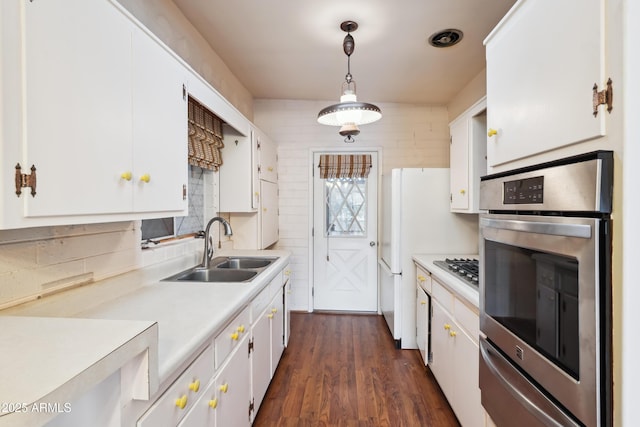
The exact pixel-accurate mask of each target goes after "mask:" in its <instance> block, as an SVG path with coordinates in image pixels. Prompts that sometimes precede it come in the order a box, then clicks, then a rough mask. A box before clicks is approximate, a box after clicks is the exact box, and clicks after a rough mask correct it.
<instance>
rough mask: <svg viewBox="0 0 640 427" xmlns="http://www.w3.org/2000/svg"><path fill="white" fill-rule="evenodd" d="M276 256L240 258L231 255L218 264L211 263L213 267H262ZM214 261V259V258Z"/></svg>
mask: <svg viewBox="0 0 640 427" xmlns="http://www.w3.org/2000/svg"><path fill="white" fill-rule="evenodd" d="M275 260H276V258H250V257H247V258H244V257H243V258H240V257H237V258H236V257H231V258H227V259H226V261H222V262H220V263H219V264H215V263H212V264H213V266H214V268H227V269H244V268H264V267H266V266H268V265H269V264H271V263H272V262H273V261H275ZM214 261H215V260H214Z"/></svg>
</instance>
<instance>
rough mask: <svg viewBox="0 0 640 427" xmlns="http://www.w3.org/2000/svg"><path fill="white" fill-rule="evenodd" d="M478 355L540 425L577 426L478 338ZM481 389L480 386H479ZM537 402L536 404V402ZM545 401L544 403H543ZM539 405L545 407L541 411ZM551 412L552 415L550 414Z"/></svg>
mask: <svg viewBox="0 0 640 427" xmlns="http://www.w3.org/2000/svg"><path fill="white" fill-rule="evenodd" d="M480 355H481V356H482V359H483V360H484V362H485V364H486V366H487V368H488V369H489V370H490V371H491V373H492V374H493V375H494V376H495V378H497V379H498V380H499V381H500V383H502V385H503V387H504V388H505V390H507V391H508V392H509V393H510V394H511V395H512V396H513V397H514V398H515V399H516V400H517V401H518V402H520V403H521V404H522V405H523V406H524V407H525V408H526V409H527V410H528V411H529V412H530V413H531V414H533V415H534V416H535V417H536V418H538V419H539V420H540V421H542V423H544V424H545V425H548V426H557V427H563V426H575V427H578V426H579V425H578V424H577V423H576V422H575V421H574V420H572V419H571V418H569V417H568V416H567V415H566V414H564V413H562V412H561V411H560V410H559V409H558V408H556V407H555V405H553V404H552V403H551V402H549V401H548V400H547V398H546V396H544V395H543V394H542V393H541V392H540V391H539V390H537V389H536V388H535V386H534V385H533V384H531V383H530V382H529V381H528V380H527V379H526V378H525V377H523V376H522V375H521V374H520V372H518V371H517V370H516V369H515V368H514V367H512V366H511V363H510V362H509V361H508V360H506V359H505V358H504V356H502V355H501V354H500V353H498V352H496V351H494V350H493V349H492V348H491V344H489V343H488V342H487V341H486V340H485V339H483V338H482V337H480ZM516 385H519V386H520V387H521V388H522V387H527V388H529V389H530V390H522V389H521V388H517V387H516ZM481 388H482V385H481ZM536 401H537V402H536ZM545 401H546V402H545ZM539 404H542V405H544V406H545V409H546V410H544V409H542V408H541V407H540V406H539ZM550 412H553V413H550Z"/></svg>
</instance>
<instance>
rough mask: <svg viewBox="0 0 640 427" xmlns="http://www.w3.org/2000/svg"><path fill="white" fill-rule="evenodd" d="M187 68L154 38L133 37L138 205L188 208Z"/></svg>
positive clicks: (150, 208) (138, 207)
mask: <svg viewBox="0 0 640 427" xmlns="http://www.w3.org/2000/svg"><path fill="white" fill-rule="evenodd" d="M185 83H186V70H185V68H184V67H183V66H182V65H181V64H180V63H179V62H177V61H176V60H175V58H173V57H172V56H171V54H170V53H169V52H167V51H166V50H165V49H164V48H163V47H162V46H160V45H159V44H158V43H157V42H155V40H153V39H151V38H150V37H148V36H147V35H146V34H144V33H142V31H140V30H136V31H135V32H134V37H133V142H134V144H133V147H134V150H133V170H132V172H133V177H132V184H133V186H134V187H135V190H136V193H135V197H134V199H133V201H134V210H135V211H137V212H149V211H180V210H183V209H185V208H186V203H187V202H186V191H185V190H186V187H184V186H186V184H187V170H188V168H187V120H186V117H187V88H186V84H185Z"/></svg>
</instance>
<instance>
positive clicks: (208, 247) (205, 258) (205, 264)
mask: <svg viewBox="0 0 640 427" xmlns="http://www.w3.org/2000/svg"><path fill="white" fill-rule="evenodd" d="M216 221H218V222H221V223H222V225H223V226H224V235H225V236H232V235H233V231H232V230H231V224H229V223H228V222H227V220H226V219H224V218H222V217H219V216H215V217H213V218H211V219H210V220H209V222H208V223H207V227H206V228H205V229H204V254H203V255H202V268H209V261H211V259H212V258H213V244H210V242H209V239H211V236H209V229H210V228H211V224H213V223H214V222H216ZM209 251H211V253H209Z"/></svg>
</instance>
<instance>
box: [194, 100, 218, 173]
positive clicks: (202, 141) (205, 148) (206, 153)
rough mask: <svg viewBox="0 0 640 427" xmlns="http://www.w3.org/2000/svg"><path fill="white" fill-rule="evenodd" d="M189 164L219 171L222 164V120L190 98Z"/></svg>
mask: <svg viewBox="0 0 640 427" xmlns="http://www.w3.org/2000/svg"><path fill="white" fill-rule="evenodd" d="M188 122H189V124H188V128H189V164H190V165H193V166H198V167H201V168H203V169H209V170H214V171H217V170H218V168H219V167H220V165H222V153H221V151H220V150H222V148H224V143H223V142H222V138H223V135H222V120H221V119H220V118H219V117H217V116H216V115H215V114H213V113H212V112H211V111H209V110H208V109H207V108H206V107H204V106H203V105H202V104H200V103H199V102H197V101H196V100H194V99H193V98H189V119H188Z"/></svg>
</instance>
